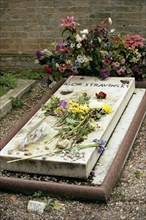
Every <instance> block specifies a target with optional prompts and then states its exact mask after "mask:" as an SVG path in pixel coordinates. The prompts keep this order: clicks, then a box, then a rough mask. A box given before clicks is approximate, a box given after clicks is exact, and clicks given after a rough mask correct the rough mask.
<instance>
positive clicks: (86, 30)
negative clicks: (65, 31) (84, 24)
mask: <svg viewBox="0 0 146 220" xmlns="http://www.w3.org/2000/svg"><path fill="white" fill-rule="evenodd" d="M80 33H81V34H88V33H89V31H88V29H84V30H82V31H80Z"/></svg>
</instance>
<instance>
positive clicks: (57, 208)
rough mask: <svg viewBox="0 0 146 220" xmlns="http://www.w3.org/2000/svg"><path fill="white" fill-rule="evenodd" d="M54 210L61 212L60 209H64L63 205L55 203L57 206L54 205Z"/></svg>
mask: <svg viewBox="0 0 146 220" xmlns="http://www.w3.org/2000/svg"><path fill="white" fill-rule="evenodd" d="M53 208H54V209H55V210H60V209H61V208H62V204H61V203H55V204H54V205H53Z"/></svg>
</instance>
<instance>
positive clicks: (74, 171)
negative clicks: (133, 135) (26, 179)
mask: <svg viewBox="0 0 146 220" xmlns="http://www.w3.org/2000/svg"><path fill="white" fill-rule="evenodd" d="M134 90H135V80H134V78H121V77H115V78H113V77H112V78H107V79H106V80H99V79H98V78H96V77H80V76H71V77H70V78H69V79H67V81H66V82H65V83H64V84H63V85H62V86H61V87H60V88H59V89H58V90H57V91H56V92H55V93H54V96H59V97H60V98H61V99H63V100H66V101H67V100H69V99H75V98H77V97H79V95H81V94H82V93H84V92H86V93H87V94H88V96H90V97H91V98H92V99H96V96H95V93H99V92H101V91H102V92H105V93H106V94H107V97H106V99H104V100H101V101H102V102H105V103H107V104H109V105H110V106H111V107H112V109H113V112H112V113H111V114H108V115H106V116H105V117H102V118H101V119H100V120H99V121H98V125H99V126H100V129H99V128H98V129H97V130H95V131H94V132H92V133H90V134H89V135H88V137H87V139H86V140H85V141H84V142H82V144H85V145H86V144H89V143H93V140H94V139H102V140H106V141H108V139H109V138H110V136H111V134H112V132H113V131H114V128H115V126H116V124H117V123H118V121H119V119H120V117H121V114H122V113H123V111H124V109H125V108H126V106H127V104H128V102H129V100H130V98H131V96H132V94H133V93H134ZM62 91H72V93H70V94H68V95H63V94H62ZM47 102H49V100H48V101H47ZM55 122H56V119H55V117H53V116H47V117H46V116H45V115H44V111H43V110H42V109H40V110H39V111H38V112H36V114H35V115H34V116H33V117H32V118H31V119H30V120H29V121H28V122H27V123H26V124H25V125H24V127H23V128H22V129H20V131H18V133H17V134H16V135H15V136H14V137H13V138H12V140H11V141H10V142H9V143H8V144H7V145H6V146H5V147H4V148H3V149H2V150H1V152H0V157H1V163H0V165H1V169H3V170H12V171H20V172H28V173H38V174H48V175H56V176H67V177H75V178H87V177H88V176H89V174H90V172H91V171H92V169H93V167H94V165H95V163H96V162H97V160H98V158H99V156H100V155H99V154H98V152H97V150H96V148H86V149H84V150H82V151H81V153H83V154H82V157H81V158H75V157H66V156H62V154H58V155H53V156H52V155H45V154H48V151H49V152H50V149H51V150H52V149H53V148H55V146H56V143H57V141H58V140H57V139H55V140H53V141H52V142H51V143H50V141H51V140H52V137H53V136H54V134H55V132H56V131H55V129H54V127H53V126H54V124H55ZM35 127H36V129H38V127H39V128H40V130H42V129H44V131H45V132H46V135H45V136H44V137H43V138H40V139H38V140H36V142H35V143H33V144H31V143H30V144H28V145H27V147H24V143H25V141H26V137H27V136H28V135H29V133H30V132H31V131H32V130H34V131H35ZM47 130H48V131H49V133H47ZM20 146H22V148H23V149H22V150H20ZM26 152H27V153H28V152H29V154H30V155H33V156H38V155H40V156H38V157H35V158H31V159H27V160H21V161H19V162H13V163H7V161H10V160H13V159H15V158H25V157H26Z"/></svg>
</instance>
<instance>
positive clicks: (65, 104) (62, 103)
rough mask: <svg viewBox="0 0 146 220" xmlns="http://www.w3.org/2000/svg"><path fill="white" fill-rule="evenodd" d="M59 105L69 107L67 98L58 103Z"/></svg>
mask: <svg viewBox="0 0 146 220" xmlns="http://www.w3.org/2000/svg"><path fill="white" fill-rule="evenodd" d="M58 106H60V107H62V108H63V109H65V108H66V107H67V102H66V101H65V100H61V101H60V102H59V103H58Z"/></svg>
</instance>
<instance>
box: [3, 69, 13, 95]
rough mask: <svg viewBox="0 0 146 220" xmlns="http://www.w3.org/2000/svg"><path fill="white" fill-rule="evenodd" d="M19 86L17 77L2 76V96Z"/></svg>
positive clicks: (10, 75)
mask: <svg viewBox="0 0 146 220" xmlns="http://www.w3.org/2000/svg"><path fill="white" fill-rule="evenodd" d="M16 86H17V84H16V79H15V77H14V76H13V75H12V74H10V73H9V72H8V73H3V72H2V73H1V74H0V96H2V95H4V94H6V93H7V92H8V91H9V90H10V89H14V88H15V87H16Z"/></svg>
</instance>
